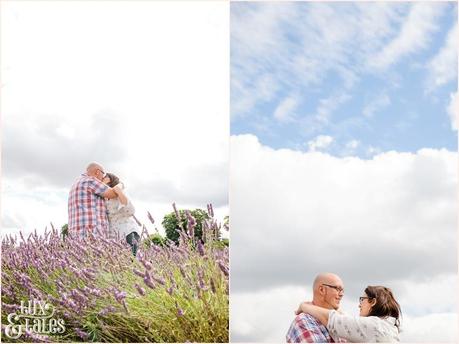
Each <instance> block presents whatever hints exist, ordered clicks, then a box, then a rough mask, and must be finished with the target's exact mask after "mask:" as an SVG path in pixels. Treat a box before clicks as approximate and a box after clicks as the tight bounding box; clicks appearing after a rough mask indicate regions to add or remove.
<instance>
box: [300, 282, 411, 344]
mask: <svg viewBox="0 0 459 344" xmlns="http://www.w3.org/2000/svg"><path fill="white" fill-rule="evenodd" d="M359 308H360V316H358V317H357V316H350V315H345V314H342V313H340V312H339V311H335V310H329V309H325V308H322V307H317V306H314V305H313V304H311V303H310V302H303V303H301V304H300V306H299V308H298V310H297V311H296V314H300V313H307V314H310V315H312V316H313V317H315V318H317V319H318V320H319V321H320V322H321V323H322V324H323V325H325V326H326V327H327V329H328V331H329V333H330V335H331V336H332V337H333V339H334V340H335V341H338V340H339V338H341V339H345V340H347V341H349V342H352V343H383V342H385V343H387V342H398V341H399V337H398V335H399V333H400V318H401V315H402V311H401V309H400V305H399V304H398V302H397V301H396V300H395V298H394V295H393V294H392V291H391V290H390V289H389V288H386V287H381V286H368V287H367V288H366V289H365V293H364V296H361V297H360V298H359Z"/></svg>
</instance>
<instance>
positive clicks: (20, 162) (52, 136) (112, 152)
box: [2, 110, 127, 187]
mask: <svg viewBox="0 0 459 344" xmlns="http://www.w3.org/2000/svg"><path fill="white" fill-rule="evenodd" d="M29 124H30V123H28V121H27V120H22V123H21V122H18V121H14V120H13V119H12V118H6V119H4V120H3V155H2V171H3V174H4V176H5V177H7V178H21V179H23V181H25V182H26V183H29V184H33V185H36V184H40V183H46V184H48V185H51V186H56V187H63V186H69V185H71V183H72V182H73V180H74V179H75V178H77V177H78V175H79V174H80V173H82V172H84V169H85V168H86V165H87V164H88V163H89V162H91V161H98V162H99V163H101V164H102V165H105V166H116V165H117V164H119V163H121V162H122V160H123V159H124V157H125V156H126V154H127V152H126V151H125V148H124V147H123V145H122V137H123V135H122V134H123V123H122V121H121V120H120V119H119V118H117V116H116V114H114V113H111V112H110V111H109V110H107V111H101V112H98V113H96V114H94V116H93V117H92V119H91V121H90V122H89V123H88V124H87V126H86V127H83V128H75V129H76V136H75V138H73V139H71V138H68V137H65V136H62V135H59V133H58V132H57V131H56V128H57V127H58V126H59V125H63V124H66V122H65V117H64V116H55V117H52V116H44V117H43V118H41V119H40V122H38V121H36V122H35V123H34V124H35V126H33V125H29Z"/></svg>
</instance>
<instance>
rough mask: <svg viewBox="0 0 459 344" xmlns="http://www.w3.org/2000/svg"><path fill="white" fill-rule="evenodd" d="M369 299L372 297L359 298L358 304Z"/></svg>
mask: <svg viewBox="0 0 459 344" xmlns="http://www.w3.org/2000/svg"><path fill="white" fill-rule="evenodd" d="M369 299H372V297H368V296H360V297H359V303H362V302H363V300H369Z"/></svg>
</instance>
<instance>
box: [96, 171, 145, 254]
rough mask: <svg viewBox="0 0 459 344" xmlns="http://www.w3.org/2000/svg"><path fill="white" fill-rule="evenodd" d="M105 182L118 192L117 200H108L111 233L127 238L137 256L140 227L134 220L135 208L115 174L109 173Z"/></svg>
mask: <svg viewBox="0 0 459 344" xmlns="http://www.w3.org/2000/svg"><path fill="white" fill-rule="evenodd" d="M103 182H104V183H105V184H107V185H108V186H110V187H111V188H112V189H113V191H115V192H116V194H117V196H118V197H117V198H113V199H109V200H106V203H105V204H106V207H107V212H108V224H109V230H110V233H112V234H113V235H115V236H119V237H120V238H125V239H126V242H127V243H128V244H129V245H130V246H131V250H132V254H133V255H134V256H135V255H136V254H137V250H138V247H139V240H140V235H139V233H138V232H139V225H138V224H137V222H136V221H135V220H134V218H133V215H134V213H135V209H134V206H133V205H132V203H131V201H130V200H129V199H128V198H127V196H126V194H125V193H124V185H123V183H120V179H119V178H118V177H117V176H115V175H114V174H113V173H107V174H106V175H105V177H104V179H103Z"/></svg>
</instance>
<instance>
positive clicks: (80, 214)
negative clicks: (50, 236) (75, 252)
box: [68, 162, 116, 238]
mask: <svg viewBox="0 0 459 344" xmlns="http://www.w3.org/2000/svg"><path fill="white" fill-rule="evenodd" d="M104 176H105V172H104V168H103V167H102V165H100V164H98V163H96V162H92V163H90V164H89V165H88V167H87V168H86V173H83V174H82V175H81V176H80V178H78V179H77V181H76V182H75V183H74V184H73V186H72V188H71V190H70V193H69V203H68V211H69V223H68V226H69V227H68V228H69V234H70V235H74V236H75V235H76V236H78V237H80V238H86V237H87V236H88V234H89V233H92V234H93V235H95V236H98V235H102V234H103V233H104V232H105V233H106V232H108V218H107V209H106V207H105V198H109V199H111V198H115V197H116V193H115V191H113V190H112V189H111V188H109V187H108V186H107V185H105V184H104V183H102V179H103V178H104Z"/></svg>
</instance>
